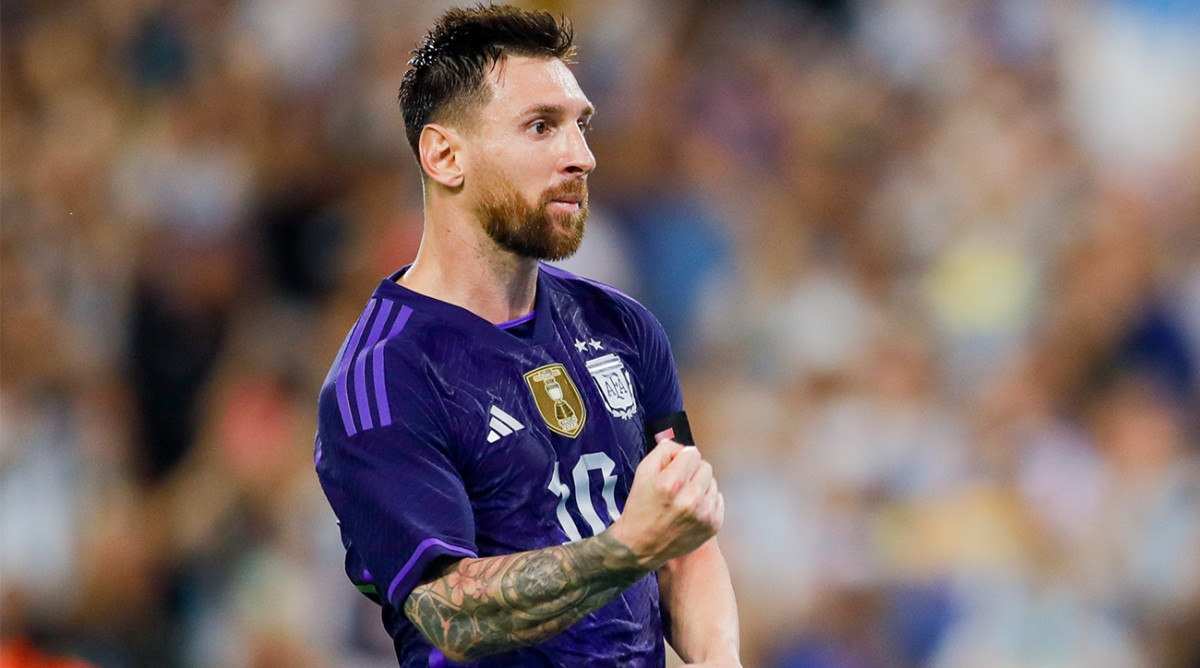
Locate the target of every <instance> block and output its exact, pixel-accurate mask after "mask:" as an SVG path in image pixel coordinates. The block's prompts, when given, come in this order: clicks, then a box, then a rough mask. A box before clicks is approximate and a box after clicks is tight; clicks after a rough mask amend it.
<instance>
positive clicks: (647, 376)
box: [633, 307, 683, 422]
mask: <svg viewBox="0 0 1200 668" xmlns="http://www.w3.org/2000/svg"><path fill="white" fill-rule="evenodd" d="M634 323H635V325H634V332H633V334H634V336H635V337H636V340H637V345H638V348H639V351H640V355H639V360H638V362H639V364H638V370H637V381H636V382H637V384H638V390H639V397H640V398H641V401H642V408H643V409H644V410H645V415H644V418H645V421H647V422H651V421H654V420H657V419H659V418H661V417H664V416H666V415H670V414H671V413H675V412H678V411H681V410H683V392H682V391H681V390H680V389H679V372H678V371H677V370H676V369H675V358H674V356H673V355H672V354H671V343H670V342H669V341H668V340H667V333H666V331H664V330H663V327H662V325H661V324H659V322H658V320H657V319H656V318H655V317H654V315H653V314H651V313H650V312H649V311H648V310H646V309H645V308H644V307H641V308H640V309H639V310H638V311H636V312H635V321H634Z"/></svg>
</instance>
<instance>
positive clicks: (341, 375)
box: [336, 299, 379, 436]
mask: <svg viewBox="0 0 1200 668" xmlns="http://www.w3.org/2000/svg"><path fill="white" fill-rule="evenodd" d="M378 305H379V303H378V302H377V301H376V300H374V299H372V300H371V302H370V303H369V304H367V310H368V311H369V312H370V314H367V313H364V315H363V316H362V317H360V318H359V319H358V322H356V323H354V331H353V332H352V333H351V334H350V345H348V346H346V354H345V355H343V356H342V368H340V369H338V376H337V383H336V385H337V398H338V408H340V409H341V411H342V424H344V425H346V434H347V435H349V436H353V435H354V434H355V433H357V431H358V430H356V429H355V428H354V416H353V415H352V414H351V413H350V396H349V393H348V391H347V387H346V373H347V372H348V371H349V370H350V359H351V358H352V357H354V353H355V351H357V350H358V340H359V338H361V337H362V333H363V329H365V328H366V325H367V321H368V320H370V319H371V315H373V314H374V313H375V308H376V307H377V306H378Z"/></svg>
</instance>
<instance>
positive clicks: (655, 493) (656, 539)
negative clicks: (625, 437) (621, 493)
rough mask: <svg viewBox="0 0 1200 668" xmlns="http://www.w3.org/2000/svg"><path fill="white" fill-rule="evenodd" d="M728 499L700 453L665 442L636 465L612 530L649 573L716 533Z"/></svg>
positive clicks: (610, 529) (710, 466) (689, 550)
mask: <svg viewBox="0 0 1200 668" xmlns="http://www.w3.org/2000/svg"><path fill="white" fill-rule="evenodd" d="M724 521H725V499H724V498H723V497H722V496H721V493H720V492H719V491H717V481H716V480H715V479H713V472H712V465H711V464H709V463H708V462H706V461H704V459H703V458H701V457H700V451H699V450H697V449H696V448H695V447H692V446H683V445H680V444H678V443H676V442H674V441H670V440H666V441H662V442H661V443H659V444H658V446H657V447H655V448H654V449H653V450H651V451H650V454H648V455H646V457H645V458H644V459H643V460H642V462H641V464H639V465H638V468H637V471H636V472H635V473H634V475H633V484H632V486H631V487H630V489H629V497H628V498H627V499H626V500H625V509H624V510H623V511H621V517H620V518H619V519H617V521H616V522H614V523H613V525H612V526H611V527H610V528H609V531H610V532H611V534H612V535H613V537H614V538H616V539H617V540H619V541H621V542H622V543H624V544H625V545H626V546H628V547H629V548H630V549H631V550H633V553H634V554H635V555H636V556H637V559H638V563H639V565H641V566H643V567H645V568H649V569H651V570H655V569H658V568H659V567H660V566H662V565H663V564H665V563H667V562H668V561H670V560H672V559H675V558H677V557H682V556H684V555H685V554H689V553H690V552H691V551H692V550H695V549H696V548H698V547H700V546H701V545H703V544H704V542H705V541H707V540H708V539H709V538H712V537H713V536H715V535H716V533H717V531H718V530H720V528H721V524H722V522H724Z"/></svg>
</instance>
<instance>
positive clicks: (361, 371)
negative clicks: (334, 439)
mask: <svg viewBox="0 0 1200 668" xmlns="http://www.w3.org/2000/svg"><path fill="white" fill-rule="evenodd" d="M381 306H382V308H380V309H379V315H377V316H375V324H374V325H372V326H371V333H370V334H369V335H367V342H366V343H364V344H363V347H362V352H361V353H359V355H358V359H357V360H355V363H354V396H355V397H357V398H358V421H359V422H360V423H361V424H362V428H363V430H367V429H370V428H371V427H373V426H375V425H374V424H372V422H371V405H370V404H369V403H367V355H368V354H369V353H368V349H370V347H371V346H373V345H375V342H376V341H378V340H379V334H380V333H381V332H383V323H385V322H387V317H388V316H389V315H391V313H392V303H391V302H390V301H385V302H382V304H381Z"/></svg>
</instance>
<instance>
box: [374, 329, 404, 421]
mask: <svg viewBox="0 0 1200 668" xmlns="http://www.w3.org/2000/svg"><path fill="white" fill-rule="evenodd" d="M412 312H413V310H412V307H411V306H401V307H400V312H399V313H397V314H396V322H394V323H392V329H391V331H389V332H388V334H387V337H386V338H384V340H383V341H380V342H379V344H378V345H376V346H375V348H376V350H375V353H374V354H375V359H374V360H372V361H373V362H374V369H375V405H377V406H378V407H379V426H380V427H386V426H388V425H390V424H391V423H392V407H391V406H390V405H389V404H388V399H387V384H386V383H384V380H383V350H382V347H383V344H384V341H387V340H388V339H390V338H393V337H395V336H396V335H397V334H399V333H400V332H401V331H403V329H404V326H405V325H406V324H408V316H410V315H412Z"/></svg>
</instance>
